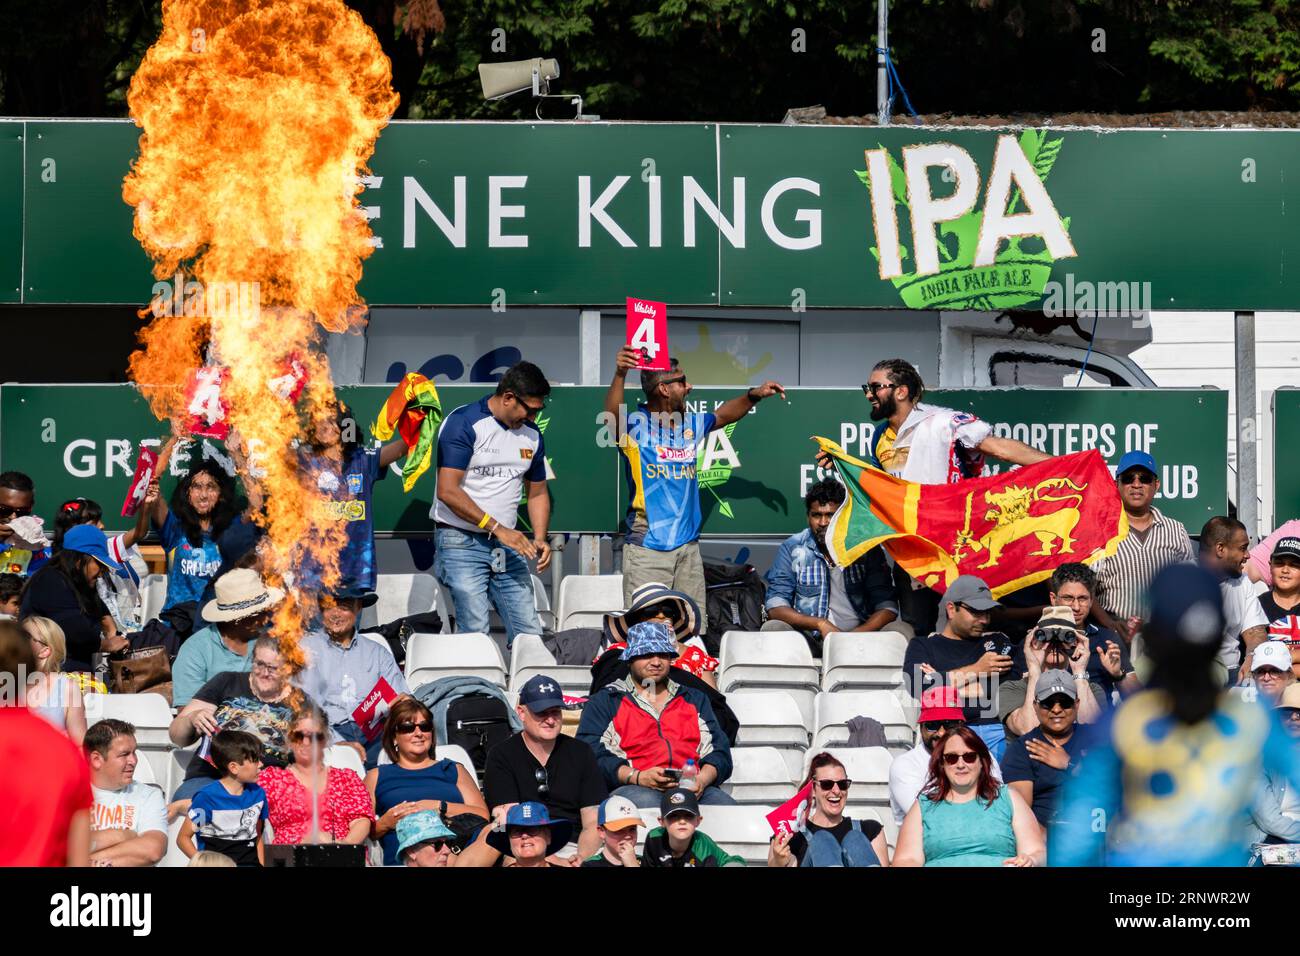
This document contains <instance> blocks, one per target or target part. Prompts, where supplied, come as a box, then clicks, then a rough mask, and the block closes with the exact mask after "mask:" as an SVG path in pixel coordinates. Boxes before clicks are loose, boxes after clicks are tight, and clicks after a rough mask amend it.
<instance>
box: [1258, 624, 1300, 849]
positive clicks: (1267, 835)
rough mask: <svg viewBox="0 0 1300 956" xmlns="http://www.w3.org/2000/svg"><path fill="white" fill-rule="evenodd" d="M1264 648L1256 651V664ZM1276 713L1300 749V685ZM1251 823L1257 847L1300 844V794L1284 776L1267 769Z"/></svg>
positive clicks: (1288, 693)
mask: <svg viewBox="0 0 1300 956" xmlns="http://www.w3.org/2000/svg"><path fill="white" fill-rule="evenodd" d="M1267 643H1269V644H1271V643H1273V642H1272V641H1269V642H1267ZM1264 646H1265V645H1264V644H1261V645H1260V647H1259V648H1257V649H1256V651H1255V655H1256V657H1255V659H1256V661H1258V660H1259V651H1260V650H1262V649H1263V648H1264ZM1274 710H1275V711H1276V713H1277V714H1278V716H1279V717H1281V719H1282V726H1283V728H1284V729H1285V730H1286V732H1287V733H1288V734H1289V735H1290V736H1291V737H1292V738H1294V739H1295V744H1294V746H1296V747H1298V748H1300V684H1297V683H1295V682H1294V681H1293V682H1292V683H1291V684H1289V685H1288V686H1287V687H1286V689H1285V690H1283V691H1282V693H1281V694H1280V695H1279V696H1278V699H1277V703H1276V704H1275V705H1274ZM1250 823H1251V826H1252V827H1253V828H1254V832H1253V834H1252V836H1253V840H1252V842H1254V843H1300V790H1297V788H1296V787H1293V786H1291V785H1290V782H1289V781H1288V780H1287V779H1286V777H1285V776H1284V775H1282V774H1279V773H1277V772H1276V771H1273V770H1267V769H1266V770H1265V771H1264V784H1263V787H1262V788H1261V789H1260V791H1259V793H1258V794H1257V795H1256V796H1255V803H1254V805H1253V806H1252V807H1251V808H1250Z"/></svg>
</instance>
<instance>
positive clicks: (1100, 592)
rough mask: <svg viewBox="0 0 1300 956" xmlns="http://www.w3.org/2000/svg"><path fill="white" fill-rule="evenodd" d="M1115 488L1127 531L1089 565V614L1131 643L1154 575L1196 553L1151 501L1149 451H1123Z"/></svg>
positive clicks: (1153, 485) (1155, 482)
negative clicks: (1093, 595)
mask: <svg viewBox="0 0 1300 956" xmlns="http://www.w3.org/2000/svg"><path fill="white" fill-rule="evenodd" d="M1115 487H1116V489H1117V490H1118V492H1119V500H1120V504H1122V505H1123V507H1124V514H1125V515H1126V516H1127V517H1128V536H1127V537H1125V538H1124V539H1123V540H1122V541H1120V543H1119V547H1118V548H1117V549H1116V551H1115V553H1114V554H1113V555H1111V556H1110V557H1108V558H1103V559H1102V560H1101V561H1098V562H1097V563H1096V564H1094V565H1093V566H1092V568H1093V570H1094V571H1096V572H1097V600H1096V603H1095V604H1094V605H1093V609H1092V616H1093V619H1094V620H1096V622H1097V623H1098V624H1100V625H1101V626H1102V627H1105V628H1110V629H1111V630H1112V631H1115V632H1116V633H1117V634H1119V635H1121V636H1122V637H1123V638H1124V639H1125V640H1126V641H1128V642H1129V643H1130V644H1131V643H1132V641H1133V638H1134V636H1136V634H1137V632H1138V630H1139V629H1140V627H1141V624H1142V621H1143V620H1145V619H1146V615H1147V609H1146V592H1147V589H1148V588H1149V587H1150V586H1151V582H1152V581H1153V580H1155V576H1156V574H1157V573H1158V572H1159V571H1160V570H1161V569H1162V568H1165V567H1167V566H1169V565H1171V564H1183V563H1188V564H1190V563H1192V562H1194V561H1195V560H1196V552H1195V551H1194V550H1192V539H1191V538H1190V537H1189V536H1188V534H1187V529H1186V528H1185V527H1183V525H1182V522H1179V521H1175V520H1174V519H1173V518H1166V517H1165V516H1164V515H1163V514H1161V513H1160V509H1159V508H1156V507H1154V506H1153V505H1152V504H1151V503H1152V502H1153V501H1154V500H1155V497H1156V494H1157V493H1158V492H1159V491H1160V469H1159V467H1158V466H1157V465H1156V460H1155V459H1154V458H1152V457H1151V455H1149V454H1148V453H1146V452H1144V451H1130V452H1128V453H1127V454H1126V455H1124V457H1123V458H1121V459H1120V460H1119V466H1118V467H1117V468H1116V469H1115Z"/></svg>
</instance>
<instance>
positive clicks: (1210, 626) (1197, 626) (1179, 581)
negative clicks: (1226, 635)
mask: <svg viewBox="0 0 1300 956" xmlns="http://www.w3.org/2000/svg"><path fill="white" fill-rule="evenodd" d="M1150 601H1151V621H1150V625H1149V630H1150V633H1149V634H1148V635H1147V636H1148V637H1149V638H1163V639H1164V641H1163V643H1166V644H1181V645H1191V646H1193V647H1201V648H1208V649H1211V650H1212V651H1215V652H1217V651H1218V648H1219V645H1220V644H1221V643H1222V641H1223V626H1224V616H1223V593H1222V591H1221V590H1220V588H1219V582H1218V581H1217V580H1216V579H1215V577H1214V575H1212V574H1210V572H1208V571H1206V570H1205V569H1204V568H1201V567H1198V566H1197V565H1195V564H1171V565H1169V566H1168V567H1166V568H1165V569H1164V570H1163V571H1161V572H1160V573H1159V574H1157V575H1156V577H1155V580H1154V581H1152V582H1151V592H1150Z"/></svg>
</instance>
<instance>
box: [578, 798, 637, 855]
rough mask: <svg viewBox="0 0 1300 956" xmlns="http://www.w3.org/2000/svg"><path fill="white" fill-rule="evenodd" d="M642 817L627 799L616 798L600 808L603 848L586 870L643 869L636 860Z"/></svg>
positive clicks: (598, 814)
mask: <svg viewBox="0 0 1300 956" xmlns="http://www.w3.org/2000/svg"><path fill="white" fill-rule="evenodd" d="M643 825H644V824H643V823H642V822H641V814H640V812H639V811H638V810H637V808H636V804H634V803H633V802H632V801H631V800H629V799H628V798H627V797H620V796H617V795H615V796H612V797H610V798H609V799H608V800H606V801H605V802H604V803H602V804H601V805H600V810H599V811H598V812H597V815H596V830H597V832H598V833H599V834H600V839H601V842H602V843H603V846H601V848H600V852H599V853H597V854H596V855H595V856H593V857H592V858H591V859H590V860H584V861H583V864H582V865H583V866H640V865H641V862H640V861H639V860H638V859H637V857H636V831H637V827H639V826H643Z"/></svg>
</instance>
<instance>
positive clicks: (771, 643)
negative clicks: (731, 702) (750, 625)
mask: <svg viewBox="0 0 1300 956" xmlns="http://www.w3.org/2000/svg"><path fill="white" fill-rule="evenodd" d="M719 659H720V660H721V666H720V668H719V676H718V689H719V690H720V691H722V692H723V693H724V694H729V693H731V692H732V691H733V690H737V689H740V688H762V689H764V690H785V691H788V692H789V693H790V695H791V696H792V697H793V698H794V700H795V703H796V704H798V705H799V712H800V713H801V714H802V715H803V718H804V722H805V723H809V722H811V720H812V716H813V714H812V706H813V697H814V696H816V694H817V692H818V690H820V689H821V673H820V671H819V670H818V668H817V663H816V661H814V660H813V656H812V652H811V651H810V650H809V649H808V642H807V641H805V640H804V638H803V635H802V634H800V633H799V632H797V631H727V632H726V633H725V634H723V635H722V647H721V651H720V654H719Z"/></svg>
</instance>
